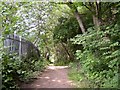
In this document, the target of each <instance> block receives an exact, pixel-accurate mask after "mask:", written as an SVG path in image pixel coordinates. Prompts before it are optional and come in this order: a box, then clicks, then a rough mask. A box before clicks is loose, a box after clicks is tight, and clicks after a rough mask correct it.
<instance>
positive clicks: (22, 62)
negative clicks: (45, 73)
mask: <svg viewBox="0 0 120 90" xmlns="http://www.w3.org/2000/svg"><path fill="white" fill-rule="evenodd" d="M1 59H2V88H3V89H11V88H17V87H19V84H20V82H21V81H22V82H23V81H24V82H27V81H29V80H30V79H31V78H32V77H33V74H34V72H35V71H41V70H42V69H43V67H44V64H45V63H44V62H43V61H42V60H35V59H34V58H31V59H29V60H28V59H20V58H19V57H18V56H17V55H16V54H7V53H3V54H2V58H1Z"/></svg>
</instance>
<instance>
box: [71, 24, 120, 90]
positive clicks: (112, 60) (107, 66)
mask: <svg viewBox="0 0 120 90" xmlns="http://www.w3.org/2000/svg"><path fill="white" fill-rule="evenodd" d="M119 40H120V27H119V25H118V24H116V25H115V26H114V27H112V28H110V27H107V28H106V29H104V30H101V31H96V30H94V28H93V29H92V28H90V29H89V30H88V32H86V33H85V34H83V35H77V36H76V37H75V38H74V39H72V41H74V44H82V45H83V47H84V48H83V50H77V51H76V57H77V59H78V60H80V65H81V69H82V72H83V73H84V75H85V76H86V77H87V78H88V80H89V81H91V82H92V83H93V86H91V87H94V86H97V87H106V88H111V87H114V88H117V87H118V64H119V63H118V61H119V59H120V57H119V56H120V41H119Z"/></svg>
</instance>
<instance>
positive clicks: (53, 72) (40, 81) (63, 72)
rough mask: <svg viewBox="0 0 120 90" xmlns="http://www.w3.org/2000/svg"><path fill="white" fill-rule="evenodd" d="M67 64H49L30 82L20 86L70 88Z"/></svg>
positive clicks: (70, 82)
mask: <svg viewBox="0 0 120 90" xmlns="http://www.w3.org/2000/svg"><path fill="white" fill-rule="evenodd" d="M68 70H69V69H68V66H53V65H50V66H48V67H47V69H46V70H45V71H44V72H43V73H42V75H39V76H38V77H37V80H35V81H34V82H32V83H31V84H24V85H23V86H22V88H71V87H72V81H70V80H68V75H67V74H68Z"/></svg>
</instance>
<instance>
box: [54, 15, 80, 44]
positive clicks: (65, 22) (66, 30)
mask: <svg viewBox="0 0 120 90" xmlns="http://www.w3.org/2000/svg"><path fill="white" fill-rule="evenodd" d="M58 21H59V22H60V24H59V25H57V26H56V27H55V29H54V32H53V34H54V36H53V39H54V40H55V42H59V41H62V42H67V39H70V38H72V37H74V36H75V35H76V34H78V33H80V32H79V27H78V26H79V25H78V22H77V21H76V19H75V18H74V17H70V18H64V17H61V18H59V19H58Z"/></svg>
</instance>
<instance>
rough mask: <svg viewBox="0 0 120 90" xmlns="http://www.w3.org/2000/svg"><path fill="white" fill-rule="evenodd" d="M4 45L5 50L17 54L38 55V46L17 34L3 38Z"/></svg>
mask: <svg viewBox="0 0 120 90" xmlns="http://www.w3.org/2000/svg"><path fill="white" fill-rule="evenodd" d="M4 47H6V48H7V49H6V51H7V52H9V53H17V54H18V55H19V56H29V57H32V56H34V57H40V52H39V50H38V48H37V47H36V46H34V44H32V43H31V42H29V41H27V40H25V39H23V38H21V37H20V36H18V35H8V36H7V37H6V38H5V40H4Z"/></svg>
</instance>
